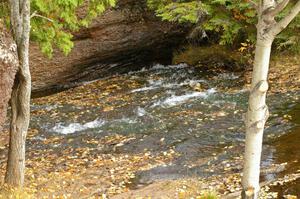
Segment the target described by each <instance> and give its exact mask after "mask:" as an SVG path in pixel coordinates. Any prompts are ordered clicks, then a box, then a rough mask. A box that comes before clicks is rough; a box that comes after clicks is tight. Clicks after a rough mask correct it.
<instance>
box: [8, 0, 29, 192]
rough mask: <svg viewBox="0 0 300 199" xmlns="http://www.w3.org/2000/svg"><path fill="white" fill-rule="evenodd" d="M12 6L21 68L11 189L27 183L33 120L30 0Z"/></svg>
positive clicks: (18, 0)
mask: <svg viewBox="0 0 300 199" xmlns="http://www.w3.org/2000/svg"><path fill="white" fill-rule="evenodd" d="M10 7H11V24H12V29H13V34H14V39H15V41H16V43H17V52H18V58H19V68H18V72H17V74H16V78H15V82H14V86H13V91H12V97H11V108H12V117H11V125H10V141H9V153H8V161H7V170H6V175H5V182H6V183H7V184H8V185H10V186H13V187H18V188H21V187H22V186H23V184H24V173H25V142H26V135H27V130H28V126H29V120H30V94H31V76H30V71H29V34H30V0H10Z"/></svg>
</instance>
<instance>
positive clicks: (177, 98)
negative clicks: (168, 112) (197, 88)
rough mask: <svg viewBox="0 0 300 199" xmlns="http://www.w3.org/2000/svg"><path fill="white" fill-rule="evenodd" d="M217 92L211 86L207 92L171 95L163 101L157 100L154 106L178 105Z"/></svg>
mask: <svg viewBox="0 0 300 199" xmlns="http://www.w3.org/2000/svg"><path fill="white" fill-rule="evenodd" d="M215 92H216V89H214V88H211V89H208V90H207V91H205V92H193V93H187V94H184V95H172V96H171V97H168V98H166V99H165V100H163V101H158V102H155V103H154V104H153V105H152V107H157V106H165V107H171V106H176V105H179V104H182V103H185V102H187V101H189V100H190V99H193V98H207V97H208V96H209V95H211V94H213V93H215Z"/></svg>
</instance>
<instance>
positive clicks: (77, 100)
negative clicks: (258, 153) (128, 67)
mask: <svg viewBox="0 0 300 199" xmlns="http://www.w3.org/2000/svg"><path fill="white" fill-rule="evenodd" d="M243 75H244V74H243V73H242V72H224V73H222V74H217V73H216V74H211V73H207V72H205V71H201V70H199V69H197V68H194V67H190V66H188V65H186V64H179V65H170V66H163V65H159V64H156V65H153V66H152V67H150V68H143V69H141V70H140V71H134V72H130V73H127V74H122V75H115V76H112V77H107V78H105V79H101V80H97V81H94V82H88V83H87V84H86V85H84V86H82V87H79V88H75V89H71V90H68V91H65V92H63V93H61V94H57V95H53V96H49V97H44V98H40V99H35V100H33V105H32V112H33V116H32V120H31V128H32V129H37V130H38V132H39V133H38V134H35V135H33V136H31V138H30V139H29V141H28V150H29V151H35V150H49V149H51V150H53V151H54V152H55V151H56V152H57V151H63V150H64V149H67V148H69V147H73V148H80V147H87V146H88V147H90V148H93V146H90V145H88V144H86V143H85V142H83V141H82V140H87V139H89V140H97V139H102V138H104V137H107V136H113V135H118V136H124V137H126V140H125V141H122V142H121V143H115V144H112V145H108V146H101V147H102V148H101V149H99V150H98V152H97V153H103V154H139V153H143V152H144V151H147V152H149V153H151V154H159V153H161V152H162V151H164V152H168V153H169V152H170V151H171V152H172V153H174V154H176V155H175V156H174V158H173V159H172V160H171V161H169V162H167V163H163V162H162V163H160V164H157V163H156V165H154V166H152V167H151V168H149V169H143V170H141V171H140V170H137V171H136V172H135V173H134V175H135V177H134V178H133V179H132V180H131V183H130V185H129V184H128V185H126V186H127V187H129V188H130V189H139V188H140V187H143V186H146V185H148V184H151V183H153V182H155V181H157V180H177V179H182V178H187V177H195V176H196V177H199V178H208V177H209V176H213V175H222V174H226V173H240V172H241V171H242V167H241V165H240V161H239V162H237V163H236V164H234V162H227V163H226V161H227V160H234V159H238V158H239V157H240V156H241V155H242V151H243V143H244V124H243V119H242V118H243V114H244V113H245V112H246V108H247V99H248V89H247V86H245V85H246V84H245V78H244V76H243ZM267 103H268V106H269V109H270V113H271V116H270V118H269V121H268V123H267V128H266V131H265V137H264V148H263V157H262V168H263V169H265V170H266V172H263V173H262V180H263V181H269V180H274V179H277V178H280V177H283V176H285V175H287V174H294V173H297V172H299V169H300V163H299V162H298V160H299V158H300V147H299V144H298V143H299V140H300V137H299V135H300V134H299V133H300V132H299V129H300V128H299V125H300V121H299V117H300V112H299V110H300V103H299V91H298V92H297V91H296V92H286V93H284V94H282V93H272V94H270V95H269V96H268V102H267ZM53 136H57V137H59V139H60V140H72V141H69V142H64V141H62V142H55V143H54V144H47V145H46V144H45V140H47V139H50V138H53ZM98 147H99V146H98ZM91 150H92V149H91ZM284 163H287V166H284V168H283V169H280V168H279V169H277V167H276V168H275V169H274V170H272V169H271V170H270V171H268V168H272V166H274V165H284ZM212 165H215V166H214V167H213V166H212ZM216 165H223V166H220V167H218V166H216ZM212 168H214V169H212ZM224 168H225V169H224ZM226 168H227V169H226ZM299 187H300V182H299V180H296V181H293V182H291V183H289V184H284V185H281V186H271V190H273V191H276V192H279V194H280V195H286V194H294V195H297V194H298V196H299V194H300V190H299Z"/></svg>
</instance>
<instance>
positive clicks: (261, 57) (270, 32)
mask: <svg viewBox="0 0 300 199" xmlns="http://www.w3.org/2000/svg"><path fill="white" fill-rule="evenodd" d="M288 2H289V1H288V0H283V1H281V2H280V3H279V4H277V5H276V2H275V1H273V0H260V1H259V4H258V6H257V11H258V24H257V42H256V50H255V59H254V66H253V74H252V83H251V91H250V96H249V105H248V112H247V114H246V120H245V124H246V146H245V155H244V170H243V177H242V186H243V192H242V198H247V199H257V198H258V194H259V188H260V187H259V176H260V161H261V152H262V142H263V133H264V126H265V123H266V121H267V118H268V116H269V113H268V107H267V105H266V93H267V90H268V81H267V78H268V71H269V60H270V54H271V46H272V43H273V40H274V38H275V37H276V35H277V34H279V33H280V32H281V31H282V30H283V29H284V28H285V27H286V26H287V25H288V24H289V23H290V22H291V21H292V20H293V19H294V18H295V16H296V15H297V14H298V13H299V11H300V1H298V2H297V3H296V5H295V6H294V7H293V8H292V9H291V10H290V12H289V14H288V15H287V16H286V17H285V18H284V19H282V20H281V21H279V22H276V21H275V19H274V17H275V15H276V14H278V13H279V12H281V11H282V10H283V9H284V8H285V7H286V5H287V4H288Z"/></svg>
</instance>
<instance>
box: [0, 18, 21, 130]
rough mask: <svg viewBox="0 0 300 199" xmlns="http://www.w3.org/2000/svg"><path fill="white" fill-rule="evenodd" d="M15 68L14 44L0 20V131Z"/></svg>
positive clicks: (15, 53)
mask: <svg viewBox="0 0 300 199" xmlns="http://www.w3.org/2000/svg"><path fill="white" fill-rule="evenodd" d="M17 68H18V57H17V52H16V44H15V42H14V41H13V39H12V37H11V35H10V34H9V33H8V32H7V31H6V29H5V28H4V26H3V25H2V24H1V21H0V132H1V131H2V129H3V128H2V127H3V124H4V122H5V118H6V112H7V108H8V101H9V99H10V97H11V92H12V87H13V84H14V79H15V75H16V72H17Z"/></svg>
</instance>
